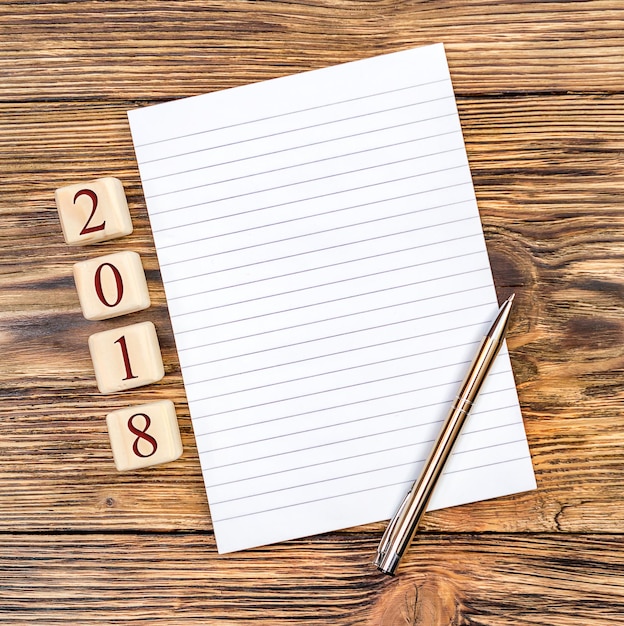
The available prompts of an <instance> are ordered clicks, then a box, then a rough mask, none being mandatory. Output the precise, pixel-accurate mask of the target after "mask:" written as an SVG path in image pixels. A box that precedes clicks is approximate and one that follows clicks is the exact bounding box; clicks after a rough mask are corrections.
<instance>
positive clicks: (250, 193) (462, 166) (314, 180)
mask: <svg viewBox="0 0 624 626" xmlns="http://www.w3.org/2000/svg"><path fill="white" fill-rule="evenodd" d="M416 159H418V157H409V158H405V159H401V160H397V161H394V162H393V163H386V164H384V165H375V166H370V167H362V168H360V169H357V170H351V171H348V172H340V173H336V174H329V175H327V176H319V177H317V178H310V179H307V180H303V181H296V182H293V183H288V184H285V185H277V186H274V187H267V188H265V189H255V190H253V191H247V192H245V193H239V194H234V195H231V196H225V197H222V198H216V199H214V200H206V201H203V202H197V203H192V204H185V205H182V206H178V207H171V208H169V209H164V210H161V211H154V212H153V215H162V214H164V213H173V212H176V211H181V210H183V209H192V208H196V207H200V206H202V207H205V206H208V205H210V204H215V203H217V202H223V201H225V200H237V199H240V198H243V197H246V196H253V195H256V194H259V193H266V192H269V191H280V190H282V189H287V188H289V187H296V186H297V185H302V184H304V183H318V182H320V181H322V180H328V179H330V178H337V177H339V176H346V175H348V174H358V173H362V172H367V171H370V170H374V169H378V168H380V167H385V166H387V165H398V164H401V163H407V162H408V161H415V160H416ZM466 168H467V165H466V164H465V163H462V164H460V165H453V166H450V167H443V168H440V169H436V170H430V171H428V172H424V173H420V174H414V175H412V176H406V177H404V178H419V177H422V176H426V175H429V174H441V173H443V172H448V171H451V170H457V169H466ZM398 180H401V179H398ZM389 182H395V181H383V182H381V183H376V184H373V185H367V187H374V186H378V185H386V184H388V183H389ZM213 184H214V183H213ZM349 191H353V189H350V188H347V189H341V190H339V191H334V192H332V193H330V194H327V195H337V194H340V193H346V192H349Z"/></svg>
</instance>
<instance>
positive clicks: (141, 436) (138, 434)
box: [128, 413, 158, 459]
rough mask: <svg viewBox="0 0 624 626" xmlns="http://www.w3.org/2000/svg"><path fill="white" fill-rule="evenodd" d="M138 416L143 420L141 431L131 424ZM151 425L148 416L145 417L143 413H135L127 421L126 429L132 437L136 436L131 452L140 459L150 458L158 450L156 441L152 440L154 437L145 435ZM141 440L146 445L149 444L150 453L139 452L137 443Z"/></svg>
mask: <svg viewBox="0 0 624 626" xmlns="http://www.w3.org/2000/svg"><path fill="white" fill-rule="evenodd" d="M139 416H140V417H142V418H144V419H145V426H144V428H143V430H140V429H138V428H137V427H136V426H135V425H134V423H133V422H134V418H135V417H139ZM151 423H152V420H151V419H150V418H149V416H148V415H145V413H135V414H134V415H133V416H132V417H131V418H130V419H129V420H128V429H129V430H130V432H131V433H132V434H133V435H136V439H135V440H134V443H133V444H132V452H134V453H135V454H136V455H137V456H140V457H141V458H142V459H146V458H147V457H148V456H152V454H154V453H155V452H156V450H157V449H158V444H157V443H156V439H154V437H152V436H151V435H148V434H147V429H148V428H149V427H150V424H151ZM141 439H143V440H144V441H147V443H149V444H150V446H151V449H152V451H151V452H150V453H149V454H143V452H141V450H139V443H140V441H141ZM143 447H145V446H143Z"/></svg>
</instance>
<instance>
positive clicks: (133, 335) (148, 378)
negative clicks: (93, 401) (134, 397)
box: [89, 322, 165, 394]
mask: <svg viewBox="0 0 624 626" xmlns="http://www.w3.org/2000/svg"><path fill="white" fill-rule="evenodd" d="M89 351H90V352H91V359H92V361H93V368H94V370H95V379H96V381H97V386H98V389H99V390H100V391H101V392H102V393H105V394H106V393H115V392H117V391H123V390H125V389H133V388H134V387H141V386H143V385H149V384H150V383H155V382H157V381H159V380H160V379H161V378H162V377H163V376H164V375H165V369H164V366H163V361H162V356H161V354H160V345H159V343H158V336H157V335H156V328H155V327H154V324H153V323H152V322H139V323H138V324H131V325H130V326H123V327H121V328H113V329H111V330H105V331H103V332H101V333H94V334H93V335H91V336H90V337H89Z"/></svg>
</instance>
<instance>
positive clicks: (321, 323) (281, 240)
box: [129, 45, 535, 552]
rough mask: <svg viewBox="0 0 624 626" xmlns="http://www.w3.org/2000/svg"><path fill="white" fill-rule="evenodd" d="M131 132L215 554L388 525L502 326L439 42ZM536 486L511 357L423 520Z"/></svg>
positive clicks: (307, 76) (500, 363)
mask: <svg viewBox="0 0 624 626" xmlns="http://www.w3.org/2000/svg"><path fill="white" fill-rule="evenodd" d="M129 119H130V125H131V129H132V136H133V140H134V144H135V149H136V154H137V160H138V163H139V168H140V173H141V178H142V182H143V188H144V192H145V197H146V201H147V207H148V211H149V216H150V220H151V225H152V230H153V233H154V240H155V243H156V248H157V252H158V258H159V262H160V267H161V271H162V277H163V281H164V286H165V292H166V296H167V302H168V306H169V311H170V315H171V320H172V324H173V330H174V334H175V339H176V344H177V349H178V354H179V358H180V363H181V367H182V374H183V379H184V385H185V389H186V393H187V396H188V401H189V407H190V412H191V417H192V421H193V428H194V432H195V436H196V439H197V447H198V451H199V457H200V460H201V466H202V471H203V476H204V480H205V484H206V489H207V493H208V500H209V503H210V510H211V515H212V520H213V524H214V529H215V534H216V539H217V545H218V549H219V551H220V552H230V551H234V550H240V549H243V548H248V547H251V546H258V545H262V544H267V543H272V542H278V541H283V540H286V539H291V538H295V537H302V536H307V535H311V534H315V533H320V532H325V531H331V530H336V529H340V528H345V527H349V526H355V525H359V524H364V523H368V522H373V521H379V520H383V519H387V518H389V517H391V516H392V515H393V514H394V513H395V511H396V509H397V507H398V505H399V502H400V501H401V499H402V498H403V496H404V494H405V493H406V490H407V489H408V488H409V486H410V485H411V483H412V482H413V481H414V479H415V478H416V476H417V474H418V473H419V470H420V468H421V466H422V464H423V461H424V459H425V457H426V455H427V453H428V451H429V449H430V447H431V445H432V443H433V440H434V438H435V436H436V434H437V432H438V431H439V429H440V426H441V422H442V421H443V419H444V418H445V417H446V414H447V411H448V409H449V407H450V404H451V402H452V399H453V398H454V396H455V394H456V392H457V390H458V386H459V384H460V382H461V380H462V379H463V376H464V374H465V372H466V370H467V368H468V365H469V363H470V361H471V360H472V357H473V356H474V353H475V351H476V349H477V346H478V343H479V341H480V339H481V337H482V336H483V334H484V333H485V331H486V330H487V328H488V327H489V325H490V323H491V321H492V320H493V318H494V317H495V315H496V312H497V310H498V304H497V299H496V294H495V291H494V285H493V281H492V274H491V270H490V265H489V261H488V255H487V252H486V247H485V242H484V237H483V231H482V227H481V222H480V218H479V212H478V209H477V204H476V201H475V194H474V190H473V186H472V181H471V176H470V171H469V167H468V161H467V157H466V151H465V148H464V143H463V139H462V133H461V128H460V123H459V118H458V115H457V109H456V105H455V99H454V95H453V89H452V85H451V80H450V76H449V71H448V68H447V64H446V59H445V55H444V49H443V47H442V45H434V46H427V47H424V48H419V49H414V50H408V51H405V52H398V53H394V54H388V55H384V56H380V57H376V58H372V59H367V60H363V61H356V62H353V63H347V64H344V65H339V66H335V67H330V68H327V69H321V70H316V71H312V72H307V73H303V74H298V75H295V76H289V77H285V78H279V79H275V80H271V81H267V82H262V83H257V84H252V85H248V86H244V87H239V88H235V89H229V90H226V91H221V92H216V93H211V94H207V95H202V96H198V97H193V98H186V99H182V100H178V101H175V102H171V103H167V104H162V105H157V106H153V107H148V108H143V109H139V110H135V111H131V112H130V113H129ZM534 487H535V481H534V475H533V469H532V465H531V460H530V456H529V451H528V447H527V441H526V436H525V432H524V428H523V424H522V416H521V413H520V409H519V405H518V399H517V394H516V389H515V384H514V379H513V374H512V371H511V367H510V362H509V356H508V353H507V350H506V348H503V350H502V351H501V354H500V356H499V358H498V359H497V362H496V364H495V366H494V369H493V371H492V373H491V374H490V376H489V378H488V380H487V382H486V384H485V387H484V389H483V391H482V393H481V394H480V396H479V399H478V401H477V403H476V405H475V408H474V411H473V413H472V414H471V416H470V418H469V421H468V422H467V424H466V426H465V429H464V432H463V435H462V436H461V438H460V440H459V442H458V444H457V446H456V448H455V451H454V454H453V456H452V458H451V460H450V463H449V465H448V466H447V469H446V472H445V474H444V476H443V478H442V481H441V483H440V484H439V486H438V488H437V490H436V492H435V494H434V497H433V500H432V502H431V508H440V507H446V506H451V505H456V504H461V503H465V502H470V501H475V500H480V499H485V498H492V497H496V496H501V495H505V494H510V493H515V492H519V491H524V490H528V489H532V488H534Z"/></svg>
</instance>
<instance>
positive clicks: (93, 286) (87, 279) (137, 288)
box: [74, 250, 150, 320]
mask: <svg viewBox="0 0 624 626" xmlns="http://www.w3.org/2000/svg"><path fill="white" fill-rule="evenodd" d="M74 281H75V282H76V290H77V291H78V299H79V300H80V307H81V309H82V314H83V315H84V316H85V318H86V319H88V320H105V319H109V318H111V317H118V316H119V315H125V314H126V313H134V312H135V311H141V310H142V309H146V308H147V307H148V306H149V305H150V297H149V292H148V290H147V282H146V280H145V272H144V271H143V265H142V264H141V257H140V256H139V255H138V254H137V253H136V252H133V251H131V250H125V251H123V252H116V253H114V254H107V255H105V256H100V257H96V258H95V259H88V260H86V261H79V262H78V263H75V264H74Z"/></svg>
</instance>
